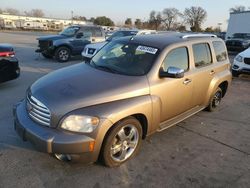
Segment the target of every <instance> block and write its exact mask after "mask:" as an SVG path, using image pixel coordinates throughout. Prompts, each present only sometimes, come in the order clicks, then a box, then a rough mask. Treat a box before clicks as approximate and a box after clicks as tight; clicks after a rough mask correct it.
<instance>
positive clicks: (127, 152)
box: [101, 117, 142, 167]
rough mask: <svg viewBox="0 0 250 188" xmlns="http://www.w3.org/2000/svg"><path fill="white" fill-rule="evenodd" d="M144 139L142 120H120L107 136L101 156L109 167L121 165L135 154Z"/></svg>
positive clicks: (131, 118)
mask: <svg viewBox="0 0 250 188" xmlns="http://www.w3.org/2000/svg"><path fill="white" fill-rule="evenodd" d="M141 140H142V127H141V124H140V122H139V121H138V120H137V119H135V118H133V117H130V118H127V119H124V120H122V121H120V122H119V123H118V124H116V125H115V127H114V128H113V129H111V131H110V132H109V133H108V135H107V137H106V138H105V141H104V144H103V148H102V152H101V157H102V159H103V162H104V164H105V165H106V166H108V167H116V166H120V165H121V164H122V163H124V162H125V161H127V160H129V159H130V158H132V157H133V156H135V155H136V154H137V152H138V150H139V148H140V145H141Z"/></svg>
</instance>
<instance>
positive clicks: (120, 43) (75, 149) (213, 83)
mask: <svg viewBox="0 0 250 188" xmlns="http://www.w3.org/2000/svg"><path fill="white" fill-rule="evenodd" d="M229 67H230V64H229V59H228V55H227V50H226V47H225V44H224V42H223V41H222V40H221V39H219V38H217V37H216V36H213V35H200V34H181V33H172V34H155V35H143V36H134V37H126V38H121V39H118V40H114V41H111V42H110V43H108V44H106V45H105V46H104V47H103V48H102V49H101V50H100V51H99V52H98V53H97V54H96V55H95V56H94V57H93V58H92V59H91V60H90V61H89V62H85V63H80V64H77V65H74V66H70V67H67V68H64V69H61V70H58V71H55V72H53V73H50V74H48V75H46V76H45V77H43V78H41V79H39V80H38V81H36V82H35V83H34V84H33V85H32V86H31V87H30V88H28V90H27V96H26V98H25V99H24V100H23V101H21V102H20V103H18V104H17V105H16V106H15V108H14V119H15V129H16V131H17V133H18V134H19V135H20V136H21V137H22V138H23V140H28V141H30V142H32V143H33V144H34V145H35V146H36V148H37V149H39V150H40V151H43V152H47V153H50V154H54V155H55V156H56V157H57V158H59V159H64V160H68V161H70V160H81V161H84V162H94V161H97V159H102V161H103V162H104V164H105V165H107V166H110V167H115V166H119V165H121V164H122V163H124V162H125V161H127V160H129V159H130V158H132V157H133V156H135V155H136V153H137V152H138V150H139V148H140V146H141V140H142V139H145V138H146V137H147V136H148V135H151V134H153V133H155V132H156V131H162V130H164V129H166V128H169V127H171V126H173V125H175V124H176V123H178V122H180V121H182V120H184V119H186V118H188V117H190V116H191V115H193V114H195V113H197V112H199V111H201V110H203V109H207V110H208V111H213V110H215V109H216V108H217V107H218V106H219V104H220V102H221V99H222V98H223V97H224V96H225V94H226V91H227V88H228V86H229V85H230V83H231V73H230V70H229Z"/></svg>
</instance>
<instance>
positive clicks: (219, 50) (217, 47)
mask: <svg viewBox="0 0 250 188" xmlns="http://www.w3.org/2000/svg"><path fill="white" fill-rule="evenodd" d="M213 47H214V51H215V55H216V60H217V61H218V62H221V61H225V60H227V50H226V48H225V45H224V44H223V42H221V41H214V42H213Z"/></svg>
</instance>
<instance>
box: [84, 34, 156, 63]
mask: <svg viewBox="0 0 250 188" xmlns="http://www.w3.org/2000/svg"><path fill="white" fill-rule="evenodd" d="M155 33H156V31H155V30H121V31H116V32H115V33H113V34H112V35H111V36H110V37H109V38H107V39H106V41H105V42H98V43H94V44H87V45H86V46H85V48H84V50H83V51H82V56H83V58H87V59H91V58H92V57H93V56H94V55H95V54H96V53H97V52H98V51H99V50H100V49H101V48H102V47H103V46H104V45H105V44H107V43H108V42H110V41H112V40H114V39H118V38H121V37H128V36H135V35H146V34H155Z"/></svg>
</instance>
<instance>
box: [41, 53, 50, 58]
mask: <svg viewBox="0 0 250 188" xmlns="http://www.w3.org/2000/svg"><path fill="white" fill-rule="evenodd" d="M42 56H43V57H44V58H46V59H52V58H53V55H49V54H47V53H42Z"/></svg>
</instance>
